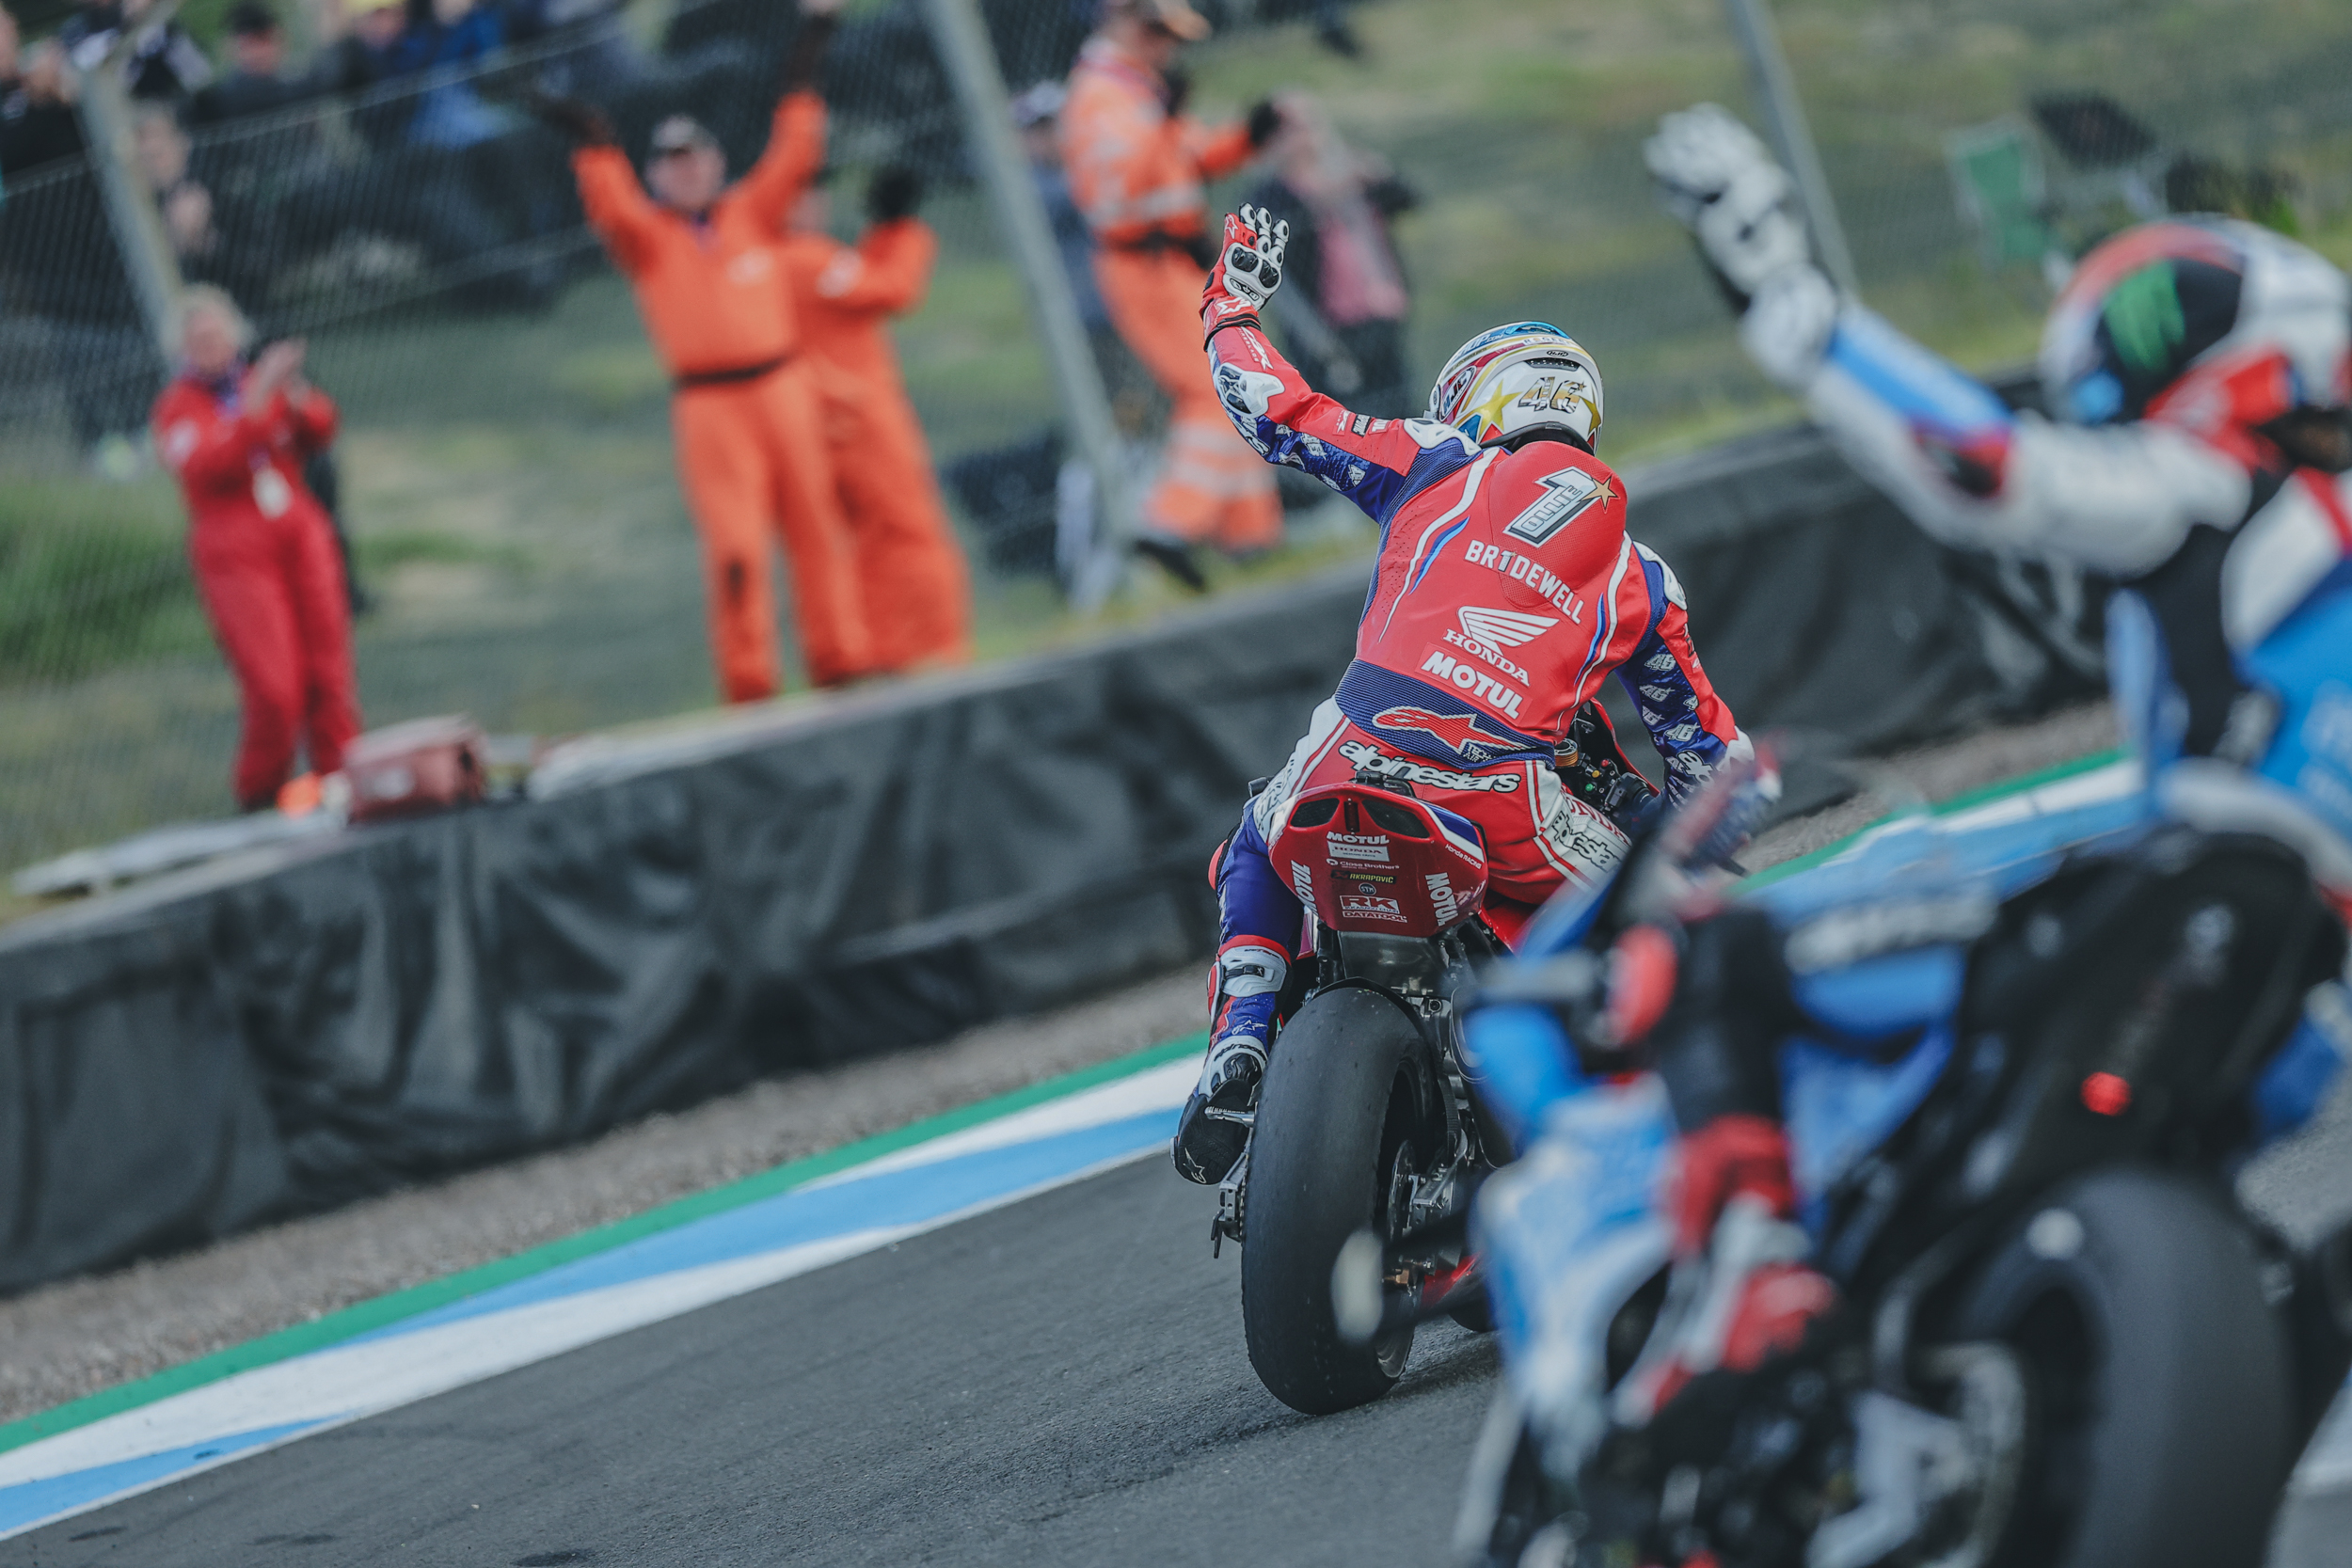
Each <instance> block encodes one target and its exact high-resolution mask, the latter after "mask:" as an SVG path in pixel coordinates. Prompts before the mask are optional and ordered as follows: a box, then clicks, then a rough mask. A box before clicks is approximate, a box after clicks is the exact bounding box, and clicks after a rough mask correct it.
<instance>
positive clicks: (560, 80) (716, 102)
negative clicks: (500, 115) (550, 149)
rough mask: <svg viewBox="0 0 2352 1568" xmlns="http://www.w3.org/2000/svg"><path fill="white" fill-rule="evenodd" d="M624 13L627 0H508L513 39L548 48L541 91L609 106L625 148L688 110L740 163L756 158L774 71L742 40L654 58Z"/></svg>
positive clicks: (543, 56)
mask: <svg viewBox="0 0 2352 1568" xmlns="http://www.w3.org/2000/svg"><path fill="white" fill-rule="evenodd" d="M622 9H623V0H505V4H504V7H503V13H504V15H505V18H506V28H507V39H508V41H509V42H511V43H516V44H522V43H532V44H537V45H540V46H541V49H542V53H541V55H540V57H539V64H538V84H539V86H540V87H542V88H544V89H545V90H546V91H548V92H550V93H558V94H562V95H564V96H566V97H573V98H584V99H586V100H588V101H589V102H591V103H597V104H601V105H602V106H603V107H604V108H605V110H606V111H607V112H608V113H610V114H611V115H612V120H613V123H614V125H615V126H617V127H618V129H619V132H620V136H621V140H622V142H623V143H624V144H625V145H635V144H638V143H640V142H642V141H643V140H644V138H645V137H646V136H647V135H651V133H652V131H653V128H654V125H655V124H656V123H657V122H658V121H660V120H661V119H664V118H666V117H667V116H669V115H670V114H672V113H675V111H677V110H680V109H688V110H691V111H692V112H693V114H694V115H696V116H697V117H698V118H699V119H701V120H702V122H703V123H704V124H705V125H707V126H708V127H709V128H710V131H711V134H712V135H715V136H717V137H718V139H719V146H720V147H721V149H722V150H724V151H725V152H726V154H727V155H728V157H729V158H730V159H732V158H736V157H740V158H741V159H742V160H743V161H744V162H745V163H749V162H751V161H752V159H754V158H755V157H756V156H757V155H758V152H759V144H760V142H761V140H762V138H763V136H764V135H765V133H766V130H767V119H768V116H767V109H768V107H769V105H768V103H767V102H766V100H767V94H766V93H765V92H764V91H762V90H761V89H762V87H763V86H764V84H766V83H767V82H768V81H770V80H771V79H772V75H773V66H772V65H771V64H763V63H762V61H761V58H760V55H759V53H758V52H757V51H756V50H755V49H754V48H753V47H752V46H751V44H750V43H749V42H748V41H747V40H743V39H740V38H717V39H709V40H705V41H703V42H701V43H698V44H694V45H692V46H691V47H689V48H687V49H684V50H682V51H678V52H676V53H674V54H670V55H663V56H660V57H656V56H652V55H648V54H647V53H646V51H645V50H644V47H643V46H641V45H640V44H639V43H638V41H637V40H636V39H635V37H634V36H633V35H632V34H631V32H630V29H629V27H628V24H627V22H626V20H625V18H624V16H623V14H622Z"/></svg>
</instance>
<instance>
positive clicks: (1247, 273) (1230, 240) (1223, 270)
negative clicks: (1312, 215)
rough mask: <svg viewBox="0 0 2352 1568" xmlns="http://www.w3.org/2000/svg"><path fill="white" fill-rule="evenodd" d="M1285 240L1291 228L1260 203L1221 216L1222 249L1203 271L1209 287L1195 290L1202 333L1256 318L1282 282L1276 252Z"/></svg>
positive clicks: (1281, 248)
mask: <svg viewBox="0 0 2352 1568" xmlns="http://www.w3.org/2000/svg"><path fill="white" fill-rule="evenodd" d="M1290 239H1291V226H1290V225H1289V224H1287V223H1282V222H1279V221H1278V220H1277V219H1276V218H1275V217H1274V214H1271V213H1268V212H1267V211H1266V210H1265V209H1264V208H1263V207H1244V208H1243V209H1242V210H1241V211H1240V212H1238V213H1228V214H1226V215H1225V249H1224V252H1223V254H1222V255H1220V256H1219V257H1218V258H1217V261H1216V265H1215V266H1213V267H1211V268H1210V269H1209V286H1208V287H1207V288H1205V289H1203V290H1201V291H1200V325H1201V328H1202V330H1203V331H1205V332H1208V333H1215V332H1216V330H1217V328H1219V327H1222V326H1231V325H1233V324H1234V323H1236V322H1253V323H1254V322H1255V321H1257V319H1258V312H1259V311H1260V310H1262V309H1264V308H1265V302H1266V301H1267V300H1268V299H1269V298H1271V297H1272V296H1273V293H1274V291H1275V290H1276V289H1279V288H1280V287H1281V286H1282V250H1283V247H1284V246H1286V245H1289V244H1290Z"/></svg>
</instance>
